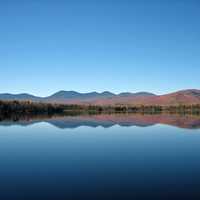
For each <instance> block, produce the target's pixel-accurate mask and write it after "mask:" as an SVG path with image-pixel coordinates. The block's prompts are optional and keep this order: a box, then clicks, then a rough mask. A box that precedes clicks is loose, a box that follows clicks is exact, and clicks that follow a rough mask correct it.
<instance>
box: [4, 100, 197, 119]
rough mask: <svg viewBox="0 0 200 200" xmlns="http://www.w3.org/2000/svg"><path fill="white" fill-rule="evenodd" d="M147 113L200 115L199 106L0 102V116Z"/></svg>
mask: <svg viewBox="0 0 200 200" xmlns="http://www.w3.org/2000/svg"><path fill="white" fill-rule="evenodd" d="M127 112H128V113H149V114H157V113H158V114H159V113H163V112H168V113H182V114H187V113H188V114H200V104H197V105H174V106H159V105H137V106H132V105H114V106H99V105H66V104H55V103H42V102H37V103H36V102H31V101H0V116H9V115H12V114H17V115H39V114H45V115H52V114H74V113H75V114H79V113H80V114H81V113H89V114H90V113H91V114H92V113H94V114H98V113H127Z"/></svg>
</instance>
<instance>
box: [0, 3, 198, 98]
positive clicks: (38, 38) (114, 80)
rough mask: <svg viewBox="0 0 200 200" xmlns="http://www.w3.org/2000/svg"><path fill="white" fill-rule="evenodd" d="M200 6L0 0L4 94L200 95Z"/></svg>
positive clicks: (1, 88)
mask: <svg viewBox="0 0 200 200" xmlns="http://www.w3.org/2000/svg"><path fill="white" fill-rule="evenodd" d="M199 20H200V1H199V0H160V1H159V0H146V1H145V0H135V1H134V0H98V1H97V0H71V1H67V0H65V1H64V0H54V1H53V0H26V1H25V0H13V1H12V0H0V75H1V78H0V93H3V92H9V93H22V92H28V93H32V94H35V95H41V96H45V95H49V94H51V93H54V92H56V91H58V90H76V91H79V92H89V91H94V90H95V91H99V92H101V91H105V90H109V91H112V92H116V93H118V92H123V91H131V92H137V91H150V92H154V93H157V94H163V93H167V92H172V91H176V90H179V89H184V88H196V89H199V88H200V22H199Z"/></svg>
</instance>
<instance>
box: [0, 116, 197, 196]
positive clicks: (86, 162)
mask: <svg viewBox="0 0 200 200" xmlns="http://www.w3.org/2000/svg"><path fill="white" fill-rule="evenodd" d="M0 199H2V200H6V199H12V200H15V199H20V200H21V199H27V200H29V199H69V200H73V199H82V200H88V199H93V200H95V199H123V200H127V199H136V200H138V199H162V200H163V199H200V116H186V115H169V114H162V115H140V114H115V115H108V114H105V115H86V116H66V117H59V116H56V117H51V118H39V117H37V118H25V117H24V118H23V119H20V120H17V121H9V120H2V121H1V122H0Z"/></svg>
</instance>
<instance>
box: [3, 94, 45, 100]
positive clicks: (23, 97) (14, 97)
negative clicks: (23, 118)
mask: <svg viewBox="0 0 200 200" xmlns="http://www.w3.org/2000/svg"><path fill="white" fill-rule="evenodd" d="M0 100H5V101H9V100H18V101H27V100H29V101H41V100H42V98H41V97H36V96H34V95H31V94H27V93H22V94H9V93H3V94H0Z"/></svg>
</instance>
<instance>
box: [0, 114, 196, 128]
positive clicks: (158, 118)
mask: <svg viewBox="0 0 200 200" xmlns="http://www.w3.org/2000/svg"><path fill="white" fill-rule="evenodd" d="M41 122H46V123H49V124H51V125H53V126H55V127H57V128H60V129H66V128H78V127H80V126H88V127H93V128H96V127H99V126H100V127H104V128H109V127H112V126H115V125H119V126H123V127H130V126H138V127H147V126H153V125H156V124H165V125H171V126H176V127H179V128H187V129H199V128H200V116H198V115H178V114H173V115H172V114H157V115H150V114H149V115H148V114H145V115H143V114H99V115H79V116H31V117H30V116H29V117H27V116H22V117H20V118H17V119H16V118H14V119H12V120H10V119H1V121H0V126H12V125H20V126H28V125H33V124H36V123H41Z"/></svg>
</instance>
